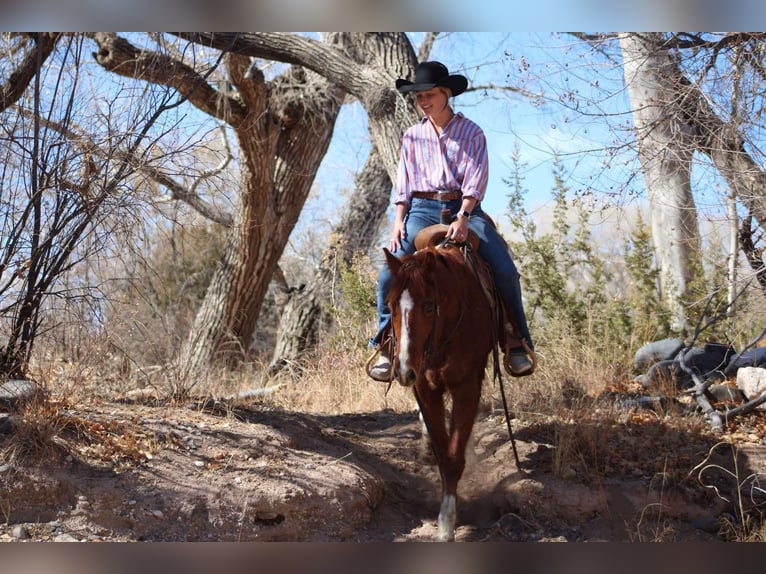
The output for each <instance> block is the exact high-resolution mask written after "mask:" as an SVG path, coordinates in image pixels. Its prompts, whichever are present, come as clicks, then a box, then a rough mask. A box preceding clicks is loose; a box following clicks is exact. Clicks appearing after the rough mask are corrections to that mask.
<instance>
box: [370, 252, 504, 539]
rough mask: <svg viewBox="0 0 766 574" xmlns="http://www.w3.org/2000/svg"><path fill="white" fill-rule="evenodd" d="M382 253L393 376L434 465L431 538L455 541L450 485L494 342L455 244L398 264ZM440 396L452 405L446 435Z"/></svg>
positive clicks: (482, 299)
mask: <svg viewBox="0 0 766 574" xmlns="http://www.w3.org/2000/svg"><path fill="white" fill-rule="evenodd" d="M384 251H385V253H386V262H387V265H388V266H389V269H390V270H391V273H392V275H393V282H392V286H391V290H390V292H389V297H388V304H389V308H390V309H391V315H392V320H391V326H392V330H393V337H394V352H393V355H392V361H393V365H394V376H395V378H397V379H398V381H399V383H400V384H402V385H404V386H407V387H412V388H413V392H414V394H415V398H416V399H417V402H418V407H419V408H420V412H421V416H422V417H423V422H424V424H425V426H426V429H427V430H428V434H429V435H430V437H431V447H432V449H433V452H434V456H435V458H436V462H437V463H438V465H439V473H440V475H441V486H442V503H441V508H440V510H439V520H438V539H439V540H454V539H455V522H456V518H457V509H456V503H457V485H458V481H459V480H460V477H461V475H462V474H463V469H464V468H465V449H466V445H467V444H468V440H469V438H470V435H471V431H472V429H473V424H474V420H475V418H476V413H477V410H478V407H479V398H480V395H481V385H482V381H483V379H484V369H485V367H486V366H487V358H488V355H489V353H490V351H491V350H492V346H493V344H494V336H493V332H494V329H493V319H492V311H491V307H490V305H489V301H488V299H487V297H486V295H485V294H484V292H483V288H482V286H481V283H480V281H479V278H478V277H477V274H476V272H475V271H474V269H473V266H472V265H471V264H470V263H469V262H467V261H466V259H465V256H464V254H463V253H462V252H461V250H460V249H458V248H457V247H456V246H455V245H453V244H448V245H447V246H446V247H438V248H436V247H433V246H428V247H426V248H424V249H422V250H420V251H417V252H415V253H414V254H412V255H407V256H405V257H403V258H402V259H401V260H399V259H397V258H396V257H394V256H393V255H392V254H391V253H390V252H389V251H388V250H386V249H384ZM445 392H446V393H449V396H450V397H451V399H452V409H451V416H450V420H449V430H448V428H447V421H446V416H445V415H446V413H445V403H444V400H445V396H444V394H445Z"/></svg>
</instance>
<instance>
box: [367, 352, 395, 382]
mask: <svg viewBox="0 0 766 574" xmlns="http://www.w3.org/2000/svg"><path fill="white" fill-rule="evenodd" d="M378 355H381V358H383V357H385V358H386V359H387V360H388V370H387V371H386V372H385V373H383V372H376V367H378V365H377V364H376V365H373V362H374V361H375V359H376V357H377V356H378ZM382 370H383V369H382V368H380V371H382ZM365 371H366V372H367V376H368V377H370V378H371V379H372V380H373V381H378V382H380V383H391V381H393V380H394V364H393V361H392V360H391V359H390V357H388V355H385V354H383V352H382V350H381V347H378V348H377V349H375V352H374V353H373V354H372V355H371V356H370V358H369V359H367V363H366V364H365Z"/></svg>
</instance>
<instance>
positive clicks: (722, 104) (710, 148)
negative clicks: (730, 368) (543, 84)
mask: <svg viewBox="0 0 766 574" xmlns="http://www.w3.org/2000/svg"><path fill="white" fill-rule="evenodd" d="M576 36H578V37H579V38H581V39H585V40H586V41H588V42H590V43H591V46H592V48H593V52H592V53H591V56H592V57H594V59H593V60H591V62H592V63H594V64H595V63H598V64H603V63H604V62H609V63H610V64H612V68H614V64H615V63H617V65H619V66H620V67H621V68H622V80H623V82H624V87H625V88H626V92H627V94H628V96H629V97H628V100H629V104H628V106H629V109H628V111H629V113H630V114H631V116H632V124H631V125H630V130H629V131H630V132H631V134H632V136H633V137H632V138H631V137H627V136H626V135H625V134H626V129H625V127H626V126H624V125H617V126H615V124H613V123H611V125H612V129H613V132H612V133H613V137H614V140H613V141H612V142H604V143H605V146H604V147H605V148H607V153H606V154H604V155H606V156H607V157H608V159H606V160H605V162H604V163H605V164H606V167H615V165H616V163H617V162H616V161H615V158H618V157H619V158H621V159H624V158H625V157H626V156H625V154H623V153H621V152H622V151H626V152H627V153H628V154H631V155H632V154H633V153H635V151H637V155H638V158H639V160H640V166H641V172H642V174H643V176H644V177H643V181H644V184H645V188H646V191H647V195H648V198H649V209H650V219H651V225H652V240H653V244H654V248H655V253H656V257H657V261H658V264H659V267H660V272H661V281H660V283H661V289H662V291H663V295H664V298H665V300H666V302H667V303H668V304H669V305H670V306H671V307H672V312H673V315H674V318H675V321H674V325H675V327H676V328H677V329H678V330H679V331H682V332H688V331H689V328H690V327H689V322H688V321H689V318H688V317H687V315H688V313H689V309H688V305H689V303H690V302H693V301H695V300H698V299H699V298H700V297H701V296H702V295H703V294H700V293H695V292H694V287H695V280H694V279H695V278H694V273H695V272H697V273H699V272H700V263H699V262H700V260H701V256H700V245H701V239H700V230H699V223H698V219H699V206H698V205H697V202H696V201H697V198H698V197H699V196H700V195H701V194H702V193H707V194H708V197H709V196H710V195H711V192H712V194H713V195H714V194H715V192H714V190H713V189H712V187H711V189H705V190H702V189H699V187H698V188H696V189H695V188H694V187H693V182H694V181H695V178H694V177H693V173H694V170H704V169H709V171H710V172H713V171H714V172H715V173H716V174H717V175H718V176H720V181H722V182H723V183H724V184H725V185H724V187H725V188H728V189H724V190H723V191H722V192H721V193H720V197H719V198H718V199H719V202H720V203H721V204H723V203H724V201H725V198H726V197H729V196H731V197H735V198H736V201H737V205H738V206H739V209H738V210H737V213H739V216H740V217H743V216H748V215H749V216H752V218H753V219H754V220H755V221H756V222H757V223H758V225H759V227H762V226H763V224H764V222H765V221H766V220H764V216H765V215H766V210H765V207H766V204H765V203H764V202H766V193H765V192H764V189H766V187H764V183H766V181H764V177H765V176H766V174H765V173H764V170H763V159H764V158H763V154H762V152H761V150H760V144H761V141H760V133H761V132H762V129H763V121H762V114H761V110H762V109H763V107H764V103H765V102H764V101H763V96H762V94H763V93H764V92H763V87H764V80H766V78H765V77H764V69H766V67H765V66H764V55H765V54H764V48H763V46H764V44H763V40H764V38H765V36H764V35H763V34H762V33H754V34H746V33H723V34H712V33H705V34H687V33H625V34H601V35H597V36H588V35H583V34H576ZM569 62H571V60H568V61H567V63H569ZM563 67H565V66H563ZM594 69H595V68H594ZM569 75H570V74H569V72H568V71H566V70H565V71H563V73H562V76H563V77H566V78H568V77H569ZM599 76H601V73H595V72H594V74H593V77H592V78H586V79H585V81H586V82H589V83H590V88H592V89H591V92H590V93H591V94H595V95H592V96H590V98H586V97H581V95H580V94H578V93H576V90H573V89H570V88H569V87H568V86H564V87H563V88H562V89H561V92H560V93H559V98H558V100H557V101H558V102H559V103H560V104H563V105H564V106H565V107H566V109H567V112H568V113H569V114H570V117H572V116H574V115H576V114H583V116H584V117H593V115H596V116H598V117H600V118H602V119H606V120H607V121H610V122H611V120H609V119H608V118H610V117H618V118H619V117H622V115H621V113H622V110H616V109H615V106H613V105H612V106H611V107H609V109H608V110H606V109H603V108H599V105H600V104H601V103H602V101H606V100H608V99H609V98H612V97H613V96H614V94H617V93H619V92H620V91H621V89H622V86H619V87H617V88H615V89H614V91H610V89H609V88H607V87H606V86H607V84H606V82H604V83H600V81H599V80H603V79H604V77H599ZM606 79H609V78H608V77H607V78H606ZM586 121H587V120H586ZM625 161H626V163H629V162H630V159H629V158H628V159H627V160H625ZM711 168H712V169H711ZM634 176H635V173H627V174H626V177H625V180H624V183H623V185H624V186H625V188H627V187H628V182H631V181H633V177H634ZM696 181H699V179H697V180H696ZM707 181H710V180H709V179H708V180H707ZM732 212H733V210H732ZM734 223H735V224H736V222H734ZM740 237H741V238H744V237H745V233H743V234H741V235H740ZM740 248H747V242H746V241H742V240H741V241H740ZM756 249H757V246H756ZM756 259H757V258H756V257H749V260H750V261H755V260H756ZM756 271H757V269H756ZM724 282H725V278H723V277H722V280H721V284H723V283H724ZM697 285H698V282H697Z"/></svg>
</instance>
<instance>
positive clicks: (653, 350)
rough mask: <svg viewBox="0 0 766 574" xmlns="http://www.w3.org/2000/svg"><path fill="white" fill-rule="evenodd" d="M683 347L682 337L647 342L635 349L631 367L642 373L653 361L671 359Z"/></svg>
mask: <svg viewBox="0 0 766 574" xmlns="http://www.w3.org/2000/svg"><path fill="white" fill-rule="evenodd" d="M683 348H684V340H683V339H661V340H659V341H654V342H652V343H647V344H646V345H644V346H643V347H641V348H640V349H639V350H638V351H636V355H635V358H634V360H633V367H634V368H635V370H636V372H638V373H643V372H644V371H645V370H646V369H648V368H649V367H651V366H652V365H653V364H654V363H657V362H659V361H667V360H669V359H672V358H673V357H675V356H676V355H677V354H678V352H679V351H680V350H681V349H683Z"/></svg>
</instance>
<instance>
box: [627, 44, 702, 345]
mask: <svg viewBox="0 0 766 574" xmlns="http://www.w3.org/2000/svg"><path fill="white" fill-rule="evenodd" d="M620 46H621V48H622V53H623V66H624V75H625V83H626V85H627V88H628V94H629V96H630V101H631V107H632V109H633V118H634V125H635V131H636V138H637V141H638V157H639V160H640V162H641V166H642V168H643V173H644V179H645V182H646V188H647V191H648V195H649V207H650V212H651V228H652V238H653V243H654V248H655V250H656V253H657V259H658V263H659V267H660V287H661V291H662V296H663V297H664V298H665V300H666V301H667V302H668V304H669V307H670V309H671V312H672V314H673V323H672V328H673V329H674V330H677V331H684V330H686V329H687V328H688V325H687V318H686V311H685V306H684V302H683V298H684V295H685V294H686V293H687V290H688V287H689V284H690V283H691V281H692V279H693V278H694V273H695V271H697V270H698V269H699V266H698V265H697V262H698V261H699V249H700V240H699V229H698V222H697V210H696V206H695V202H694V197H693V195H692V189H691V160H692V155H693V153H694V149H695V143H696V127H695V126H694V125H693V124H692V123H691V122H689V120H688V115H687V110H686V109H685V107H684V106H685V100H684V97H683V94H682V93H680V92H679V85H681V84H682V83H683V80H684V78H683V75H682V74H681V72H680V70H679V69H678V67H677V65H676V64H675V62H674V61H673V60H672V58H671V57H670V54H669V52H668V50H667V48H665V47H664V45H663V37H662V34H658V33H651V34H623V35H621V36H620Z"/></svg>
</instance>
